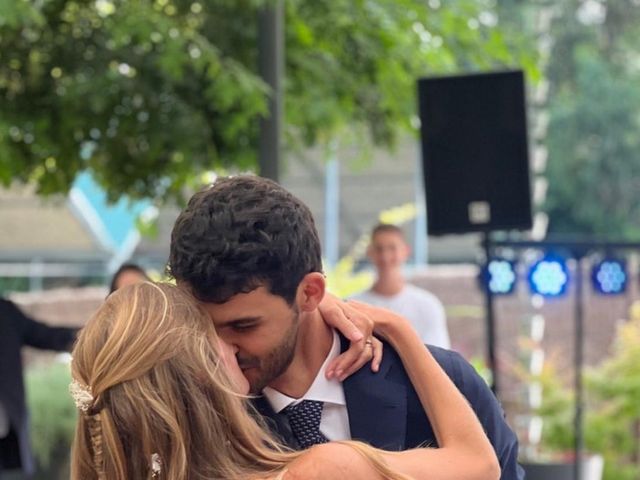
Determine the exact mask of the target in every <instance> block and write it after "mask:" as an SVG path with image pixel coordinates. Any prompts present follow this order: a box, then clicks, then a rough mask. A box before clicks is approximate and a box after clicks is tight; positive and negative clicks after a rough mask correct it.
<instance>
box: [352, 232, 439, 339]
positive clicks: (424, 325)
mask: <svg viewBox="0 0 640 480" xmlns="http://www.w3.org/2000/svg"><path fill="white" fill-rule="evenodd" d="M409 254H410V248H409V245H407V242H406V241H405V239H404V235H403V233H402V230H401V229H400V228H399V227H397V226H395V225H388V224H379V225H377V226H376V227H375V228H374V229H373V230H372V232H371V243H370V245H369V249H368V255H369V259H370V260H371V263H373V265H374V266H375V267H376V270H377V273H378V277H377V279H376V281H375V283H374V284H373V286H372V287H371V289H369V290H367V291H364V292H361V293H359V294H357V295H355V296H354V297H353V298H354V299H355V300H359V301H361V302H366V303H369V304H371V305H376V306H379V307H384V308H388V309H389V310H392V311H394V312H396V313H399V314H400V315H402V316H403V317H405V318H407V319H408V320H410V321H411V323H412V324H413V326H414V327H415V329H416V330H417V331H418V334H419V335H420V338H422V341H423V342H424V343H426V344H428V345H435V346H437V347H441V348H447V349H448V348H450V347H451V341H450V339H449V331H448V330H447V320H446V316H445V312H444V307H443V306H442V302H440V300H438V298H437V297H436V296H435V295H433V294H432V293H430V292H428V291H426V290H423V289H421V288H418V287H416V286H415V285H411V284H408V283H407V282H406V281H405V278H404V276H403V274H402V267H403V266H404V263H405V262H406V260H407V258H408V257H409Z"/></svg>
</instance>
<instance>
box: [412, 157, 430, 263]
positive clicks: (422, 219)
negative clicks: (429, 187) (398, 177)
mask: <svg viewBox="0 0 640 480" xmlns="http://www.w3.org/2000/svg"><path fill="white" fill-rule="evenodd" d="M414 179H415V180H414V190H415V202H416V227H415V231H414V243H413V250H414V251H413V254H414V261H415V264H416V267H421V266H424V265H426V264H427V261H428V259H429V251H428V248H429V239H428V236H427V212H426V208H425V195H424V177H423V174H422V157H421V156H420V155H416V175H415V177H414Z"/></svg>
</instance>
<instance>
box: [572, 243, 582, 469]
mask: <svg viewBox="0 0 640 480" xmlns="http://www.w3.org/2000/svg"><path fill="white" fill-rule="evenodd" d="M582 277H583V273H582V254H576V275H575V281H576V298H575V317H574V319H575V336H574V342H575V357H574V370H575V372H574V375H575V395H576V398H575V404H576V405H575V418H574V432H575V438H574V445H573V453H574V464H573V471H574V480H582V452H583V451H584V435H583V428H582V427H583V425H582V409H583V393H584V392H583V388H582V364H583V347H584V308H583V307H584V298H583V292H582V287H583V285H582V281H583V279H582Z"/></svg>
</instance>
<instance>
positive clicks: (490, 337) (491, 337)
mask: <svg viewBox="0 0 640 480" xmlns="http://www.w3.org/2000/svg"><path fill="white" fill-rule="evenodd" d="M482 247H483V249H484V255H485V259H484V261H485V265H489V262H490V261H491V256H492V243H491V233H490V232H484V233H483V236H482ZM484 292H485V293H484V299H485V310H486V322H487V362H488V364H489V370H490V371H491V383H490V385H489V386H490V387H491V391H492V392H493V393H494V395H496V397H497V396H498V392H499V391H500V389H499V385H498V382H499V380H498V368H497V367H498V365H497V364H496V322H495V314H494V310H493V292H492V291H491V289H490V288H489V286H488V285H485V286H484Z"/></svg>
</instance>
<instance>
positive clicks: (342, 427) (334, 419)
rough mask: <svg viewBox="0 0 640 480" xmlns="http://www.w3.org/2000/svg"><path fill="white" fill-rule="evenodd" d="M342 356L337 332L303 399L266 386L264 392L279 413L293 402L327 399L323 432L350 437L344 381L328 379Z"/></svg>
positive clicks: (339, 438)
mask: <svg viewBox="0 0 640 480" xmlns="http://www.w3.org/2000/svg"><path fill="white" fill-rule="evenodd" d="M338 355H340V338H339V337H338V334H337V333H336V332H335V331H334V332H333V345H332V346H331V350H330V351H329V355H327V358H326V359H325V361H324V363H323V364H322V366H321V367H320V371H318V374H317V375H316V378H315V379H314V380H313V383H312V384H311V387H309V390H307V392H306V393H305V394H304V395H303V396H302V398H291V397H289V396H288V395H285V394H283V393H280V392H278V391H277V390H274V389H273V388H271V387H266V388H265V389H264V390H263V391H262V393H263V394H264V396H265V397H266V399H267V401H268V402H269V403H270V404H271V407H272V408H273V410H274V411H275V412H276V413H280V412H281V411H282V410H284V409H285V408H286V407H288V406H289V405H294V404H297V403H300V402H301V401H302V400H316V401H319V402H324V407H323V408H322V417H321V418H320V431H321V432H322V434H323V435H324V436H325V437H327V438H328V439H329V440H349V439H350V438H351V430H350V429H349V414H348V413H347V402H346V400H345V397H344V389H343V388H342V383H341V382H339V381H338V380H336V379H331V380H327V378H326V377H325V371H326V370H327V365H329V362H331V360H333V359H334V358H336V357H337V356H338Z"/></svg>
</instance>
